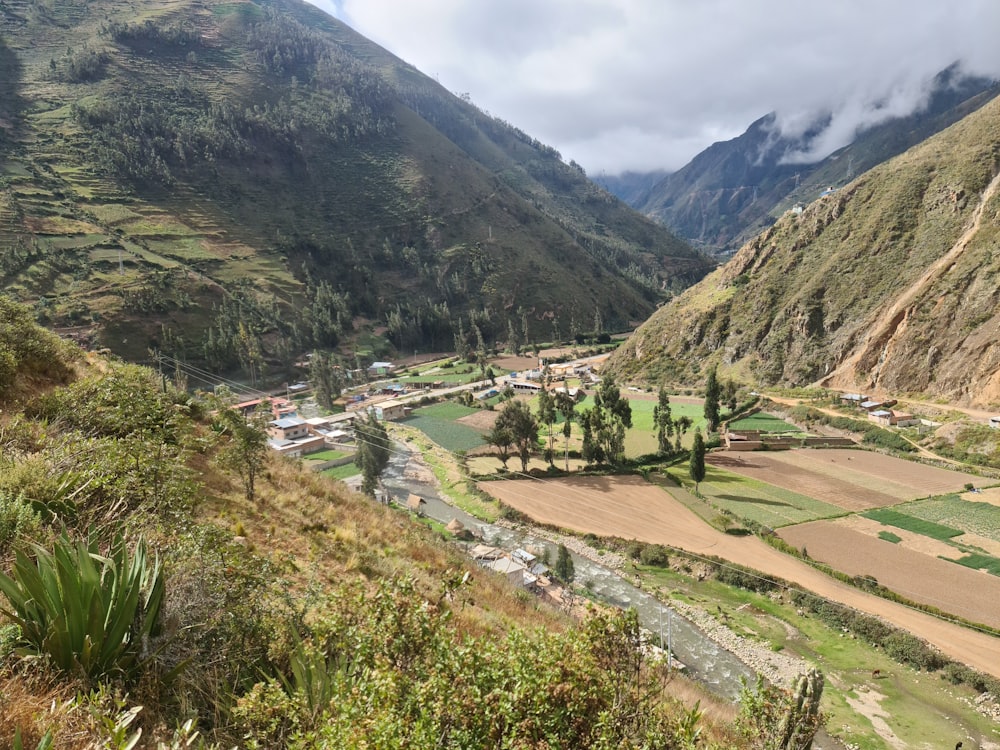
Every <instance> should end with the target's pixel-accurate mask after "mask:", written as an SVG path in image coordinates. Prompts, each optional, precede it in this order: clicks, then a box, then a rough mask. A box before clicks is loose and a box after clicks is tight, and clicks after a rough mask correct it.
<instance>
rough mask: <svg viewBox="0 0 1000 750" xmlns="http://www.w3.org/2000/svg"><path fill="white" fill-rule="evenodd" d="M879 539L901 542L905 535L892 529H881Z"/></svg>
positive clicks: (895, 542)
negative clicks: (894, 532) (897, 533)
mask: <svg viewBox="0 0 1000 750" xmlns="http://www.w3.org/2000/svg"><path fill="white" fill-rule="evenodd" d="M878 538H879V539H884V540H885V541H887V542H892V543H893V544H899V543H900V542H901V541H903V537H901V536H898V535H896V534H893V533H892V532H891V531H880V532H879V533H878Z"/></svg>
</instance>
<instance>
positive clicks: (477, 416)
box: [455, 409, 500, 432]
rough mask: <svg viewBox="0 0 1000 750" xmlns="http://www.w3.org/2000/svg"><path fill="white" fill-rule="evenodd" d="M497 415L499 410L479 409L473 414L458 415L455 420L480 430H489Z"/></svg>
mask: <svg viewBox="0 0 1000 750" xmlns="http://www.w3.org/2000/svg"><path fill="white" fill-rule="evenodd" d="M499 416H500V412H498V411H490V410H489V409H480V410H479V411H477V412H475V413H474V414H467V415H465V416H464V417H459V418H458V419H456V420H455V421H456V422H461V423H462V424H467V425H469V427H474V428H475V429H477V430H480V431H481V432H489V431H490V430H492V429H493V425H494V424H495V423H496V421H497V417H499Z"/></svg>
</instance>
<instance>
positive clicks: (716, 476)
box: [670, 464, 844, 529]
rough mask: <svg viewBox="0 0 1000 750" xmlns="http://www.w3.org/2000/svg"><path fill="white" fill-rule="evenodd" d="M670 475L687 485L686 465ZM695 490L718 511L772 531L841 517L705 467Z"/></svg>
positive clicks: (828, 508) (813, 503)
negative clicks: (719, 509)
mask: <svg viewBox="0 0 1000 750" xmlns="http://www.w3.org/2000/svg"><path fill="white" fill-rule="evenodd" d="M670 473H671V474H673V475H675V476H677V477H678V478H679V479H682V480H683V481H684V482H690V479H689V478H688V475H687V466H686V464H685V465H680V466H678V467H676V468H673V469H671V472H670ZM698 489H699V491H700V492H701V494H702V495H704V496H705V497H706V498H707V499H708V500H709V502H711V503H712V504H713V505H715V506H717V507H718V508H721V509H723V510H727V511H729V512H730V513H732V514H733V515H735V516H737V517H738V518H743V519H746V520H750V521H756V522H757V523H760V524H763V525H764V526H767V527H768V528H772V529H776V528H780V527H781V526H790V525H792V524H797V523H805V522H806V521H816V520H818V519H821V518H833V517H836V516H842V515H844V510H843V509H842V508H838V507H836V506H835V505H830V504H829V503H824V502H822V501H820V500H815V499H813V498H811V497H807V496H806V495H800V494H798V493H796V492H792V491H791V490H786V489H783V488H781V487H775V486H774V485H771V484H767V483H765V482H760V481H757V480H755V479H750V478H749V477H742V476H740V475H739V474H733V473H732V472H729V471H725V470H724V469H720V468H718V467H717V466H707V467H706V473H705V481H704V482H702V483H701V484H700V486H699V488H698Z"/></svg>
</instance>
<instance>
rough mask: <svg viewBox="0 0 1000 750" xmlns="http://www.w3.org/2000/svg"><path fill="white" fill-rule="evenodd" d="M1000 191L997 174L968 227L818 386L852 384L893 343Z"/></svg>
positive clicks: (876, 379) (955, 258) (956, 255)
mask: <svg viewBox="0 0 1000 750" xmlns="http://www.w3.org/2000/svg"><path fill="white" fill-rule="evenodd" d="M998 188H1000V172H998V173H997V174H996V175H994V176H993V179H992V180H991V181H990V184H989V185H987V186H986V189H985V190H984V191H983V194H982V195H981V196H980V198H979V204H978V205H977V206H976V208H975V209H974V210H973V212H972V221H971V222H970V223H969V227H968V228H967V229H966V230H965V231H964V232H963V233H962V236H961V237H959V238H958V241H957V242H956V243H955V244H954V245H952V247H951V249H950V250H949V251H948V252H946V253H945V254H944V255H942V256H941V257H940V258H938V260H936V261H935V262H934V263H932V264H931V265H930V267H929V268H928V269H927V270H926V271H924V273H923V274H922V275H921V276H920V277H919V278H918V279H917V280H916V281H914V282H913V283H912V284H911V285H910V286H909V288H907V289H906V290H904V291H903V292H902V293H901V294H900V295H899V296H898V297H897V298H896V300H895V301H894V302H893V303H892V304H891V305H890V306H888V307H883V308H882V310H883V311H882V313H881V314H880V315H879V317H878V319H876V320H875V321H874V323H873V324H872V325H871V326H868V335H867V336H866V337H865V340H864V343H862V344H861V345H860V346H859V347H857V348H856V349H855V350H854V351H853V352H852V353H851V354H850V355H849V356H848V357H847V358H846V359H844V360H843V361H842V362H841V363H840V365H838V366H837V368H836V369H835V370H834V371H833V372H831V373H830V374H829V375H827V376H826V377H824V378H822V379H821V380H820V382H819V383H817V385H831V384H835V383H838V382H847V383H853V382H855V374H856V372H857V367H858V363H859V362H860V361H861V360H862V359H863V358H864V357H865V356H866V355H870V354H871V352H873V351H874V350H877V349H880V350H882V351H883V352H884V351H885V350H886V349H888V348H889V347H891V346H892V340H893V338H894V337H895V335H896V331H897V330H899V328H900V326H905V322H906V317H907V316H908V315H909V312H910V307H911V306H912V304H913V302H914V300H915V299H916V298H917V297H918V296H919V295H920V293H921V292H923V291H924V289H926V288H927V286H928V285H929V284H930V283H931V282H932V281H933V280H934V279H936V278H937V277H939V276H941V275H942V274H944V273H946V272H947V271H948V270H949V269H950V268H951V267H952V266H953V265H954V264H955V261H956V260H957V259H958V257H959V256H960V255H961V254H962V253H964V252H965V249H966V247H968V245H969V242H970V241H971V240H972V238H973V237H975V235H976V233H977V232H978V231H979V227H980V224H981V223H982V219H983V211H984V209H985V208H986V204H987V203H989V201H990V200H991V199H992V198H993V196H994V195H995V194H996V192H997V189H998ZM874 376H875V382H874V386H873V387H875V388H877V387H878V370H877V368H876V370H875V372H874Z"/></svg>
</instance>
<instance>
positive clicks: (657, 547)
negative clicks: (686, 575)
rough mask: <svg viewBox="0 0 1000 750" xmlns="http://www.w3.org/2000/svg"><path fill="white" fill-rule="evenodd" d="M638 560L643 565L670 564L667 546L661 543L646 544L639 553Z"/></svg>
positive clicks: (662, 566)
mask: <svg viewBox="0 0 1000 750" xmlns="http://www.w3.org/2000/svg"><path fill="white" fill-rule="evenodd" d="M639 560H640V561H641V562H642V564H643V565H653V566H655V567H657V568H665V567H667V565H669V564H670V558H669V556H668V555H667V548H666V547H664V546H663V545H662V544H647V545H646V546H645V547H643V548H642V552H640V553H639Z"/></svg>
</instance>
